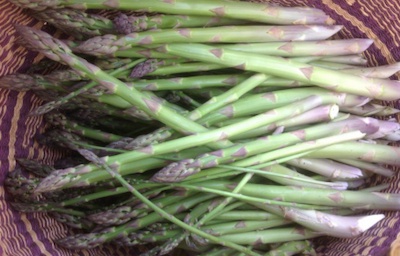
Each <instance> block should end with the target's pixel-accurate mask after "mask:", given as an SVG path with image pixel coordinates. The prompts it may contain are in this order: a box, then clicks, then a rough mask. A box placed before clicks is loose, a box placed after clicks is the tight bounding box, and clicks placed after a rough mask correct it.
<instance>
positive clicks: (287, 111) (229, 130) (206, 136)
mask: <svg viewBox="0 0 400 256" xmlns="http://www.w3.org/2000/svg"><path fill="white" fill-rule="evenodd" d="M320 104H321V99H320V98H319V97H316V96H310V97H309V98H306V99H304V100H301V101H297V102H295V103H293V104H291V105H287V106H283V107H281V108H276V109H274V110H273V111H271V112H267V113H265V114H260V115H258V116H254V117H252V118H249V119H247V120H246V121H243V122H240V123H237V124H233V125H229V126H225V127H222V128H219V129H214V130H210V131H208V132H203V133H198V134H194V135H189V136H186V137H182V138H178V139H175V140H170V141H167V142H164V143H160V144H156V145H151V146H147V147H146V148H143V149H140V150H135V151H131V152H128V153H124V154H119V155H116V156H110V157H104V158H103V159H104V161H105V162H106V163H108V164H113V167H114V168H115V170H118V169H119V167H118V166H121V165H123V163H124V162H133V161H137V160H140V159H145V158H148V157H151V156H154V155H159V154H165V153H169V152H171V151H179V150H183V149H186V148H190V147H194V146H200V145H204V144H207V143H209V142H212V141H215V140H220V139H221V138H229V137H231V136H233V135H236V134H239V133H241V132H243V131H246V130H249V129H252V128H256V127H259V126H262V125H265V124H267V123H272V122H275V121H277V120H281V119H283V118H285V117H288V116H293V115H296V114H298V113H300V112H303V111H305V110H308V109H311V108H314V107H316V106H319V105H320ZM221 136H222V137H221ZM117 162H118V163H117ZM94 169H98V168H96V167H95V166H93V165H89V166H86V167H83V166H81V167H78V168H77V169H74V168H69V169H66V170H59V171H55V172H54V173H53V174H52V175H50V176H48V177H47V178H46V179H44V180H43V182H42V183H41V185H39V186H38V188H37V191H38V192H39V191H42V192H43V191H47V190H53V189H56V188H61V187H62V186H64V185H65V184H71V182H72V181H73V180H79V178H80V176H81V175H82V174H84V173H89V172H91V171H93V170H94ZM76 174H79V175H78V176H75V175H76Z"/></svg>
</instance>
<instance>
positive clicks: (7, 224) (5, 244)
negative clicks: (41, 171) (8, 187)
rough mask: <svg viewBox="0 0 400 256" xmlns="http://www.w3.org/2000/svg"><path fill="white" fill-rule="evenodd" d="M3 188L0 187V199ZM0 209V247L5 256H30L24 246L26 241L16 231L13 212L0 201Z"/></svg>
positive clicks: (3, 192) (2, 196)
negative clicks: (0, 232)
mask: <svg viewBox="0 0 400 256" xmlns="http://www.w3.org/2000/svg"><path fill="white" fill-rule="evenodd" d="M4 196H5V191H4V187H2V186H0V198H4ZM0 207H1V209H2V210H3V211H2V214H1V217H0V219H1V220H2V221H1V223H2V228H1V231H2V234H1V238H2V239H0V246H1V248H2V250H3V252H4V253H5V255H18V256H25V255H26V256H30V255H31V252H30V250H29V249H28V248H29V247H28V246H27V244H26V239H25V237H24V236H23V234H22V233H20V232H18V231H17V226H16V223H15V220H14V218H13V212H12V211H11V209H10V207H9V205H8V204H7V203H6V202H5V201H4V200H0Z"/></svg>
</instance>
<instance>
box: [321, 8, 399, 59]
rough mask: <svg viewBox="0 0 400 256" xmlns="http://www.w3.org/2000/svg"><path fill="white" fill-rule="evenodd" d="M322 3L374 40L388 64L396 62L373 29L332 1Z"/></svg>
mask: <svg viewBox="0 0 400 256" xmlns="http://www.w3.org/2000/svg"><path fill="white" fill-rule="evenodd" d="M322 2H323V3H324V4H325V5H327V6H329V7H330V8H331V9H332V10H334V11H335V12H336V13H337V14H339V15H341V16H342V17H344V18H345V19H347V20H348V21H350V22H351V24H352V25H353V26H355V27H357V28H358V29H359V30H360V31H361V32H363V33H365V34H366V35H367V36H368V38H370V39H373V40H374V42H375V46H376V47H377V48H378V49H379V50H380V51H381V53H382V55H383V56H384V57H385V59H386V60H387V62H388V63H394V62H396V60H395V59H394V58H393V56H392V54H391V53H390V50H389V49H388V47H387V46H386V45H385V44H384V43H383V42H382V41H381V40H380V39H379V36H377V35H376V34H375V33H374V31H372V29H370V28H368V27H366V26H365V25H364V23H362V22H361V21H359V20H358V19H357V18H356V17H354V16H353V15H351V14H350V13H348V12H347V11H346V10H344V9H342V8H341V7H340V6H339V5H337V4H336V3H334V2H333V1H332V0H322Z"/></svg>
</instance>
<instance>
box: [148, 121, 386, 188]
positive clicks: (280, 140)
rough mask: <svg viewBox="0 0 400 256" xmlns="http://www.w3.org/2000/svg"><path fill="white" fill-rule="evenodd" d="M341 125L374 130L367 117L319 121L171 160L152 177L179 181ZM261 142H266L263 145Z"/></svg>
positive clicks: (319, 135)
mask: <svg viewBox="0 0 400 256" xmlns="http://www.w3.org/2000/svg"><path fill="white" fill-rule="evenodd" d="M343 125H345V127H348V131H351V130H352V129H354V131H363V132H365V133H374V132H375V131H376V130H377V129H378V126H375V128H373V127H374V126H371V122H370V121H369V120H364V121H363V120H362V119H349V120H344V121H342V122H333V123H330V124H322V125H318V126H314V127H309V128H306V129H302V130H298V131H293V132H288V133H283V134H279V135H273V136H267V137H265V138H264V139H263V140H255V141H251V142H249V143H246V144H238V145H235V146H232V147H228V148H225V149H222V150H218V151H213V152H210V153H207V154H204V155H200V156H199V157H197V158H195V159H190V160H188V159H186V160H182V161H180V162H176V163H172V164H170V165H168V166H166V167H164V168H163V169H162V170H160V171H159V172H158V173H157V174H156V175H155V176H153V179H154V180H156V181H161V182H163V181H164V182H171V181H172V182H173V181H178V180H182V179H184V178H186V177H187V176H190V175H192V174H194V173H196V172H199V171H200V170H201V169H202V168H211V167H215V166H217V165H219V164H221V163H227V162H232V161H235V160H237V159H245V160H243V161H247V162H249V159H253V158H254V160H255V159H257V157H258V156H256V157H252V156H254V155H257V154H260V153H263V152H270V153H273V152H277V150H278V152H279V148H285V146H286V147H288V146H290V145H293V144H295V143H299V142H302V141H312V140H315V139H318V138H324V137H326V136H329V135H333V134H340V133H342V132H343ZM299 135H300V136H299ZM265 141H267V142H268V143H267V144H266V143H265ZM273 150H275V151H273ZM267 154H268V153H267ZM246 159H247V160H246ZM255 161H256V160H255ZM242 166H243V165H242ZM245 166H246V165H245Z"/></svg>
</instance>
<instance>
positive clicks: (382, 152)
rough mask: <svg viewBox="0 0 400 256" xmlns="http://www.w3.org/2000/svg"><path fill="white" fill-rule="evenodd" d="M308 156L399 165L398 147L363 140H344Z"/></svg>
mask: <svg viewBox="0 0 400 256" xmlns="http://www.w3.org/2000/svg"><path fill="white" fill-rule="evenodd" d="M308 157H310V158H317V157H318V158H321V157H323V158H326V157H330V158H333V159H349V160H358V161H365V162H372V163H381V164H388V165H393V166H399V165H400V160H399V149H398V148H397V147H395V146H389V145H380V144H371V143H364V142H355V141H354V142H344V143H340V144H337V145H331V146H328V147H326V148H323V149H320V150H318V151H315V152H311V153H310V154H309V155H308Z"/></svg>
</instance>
